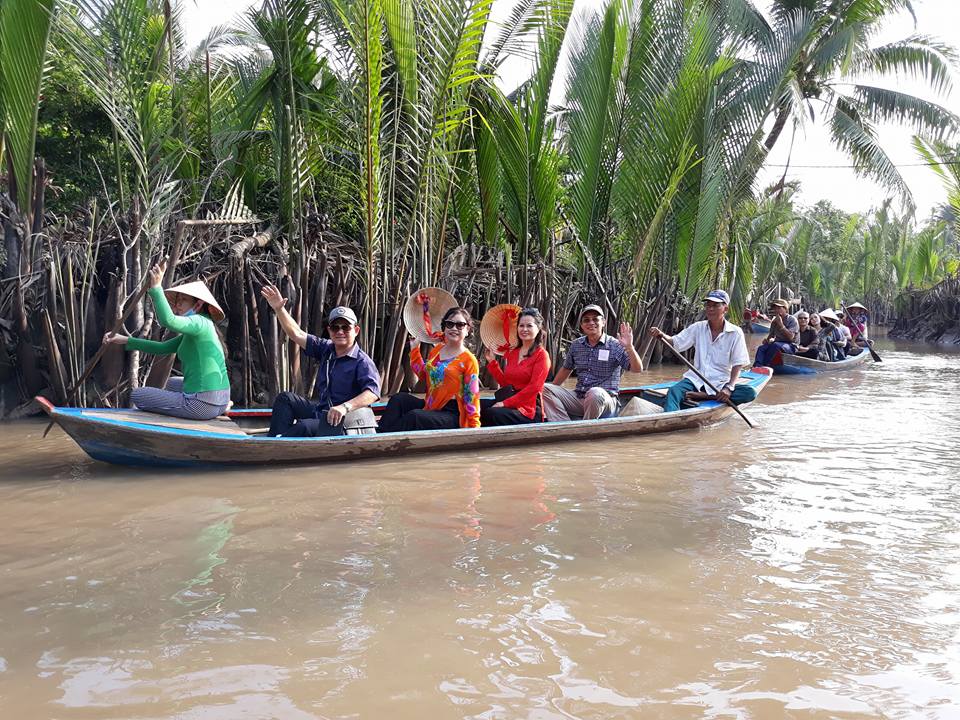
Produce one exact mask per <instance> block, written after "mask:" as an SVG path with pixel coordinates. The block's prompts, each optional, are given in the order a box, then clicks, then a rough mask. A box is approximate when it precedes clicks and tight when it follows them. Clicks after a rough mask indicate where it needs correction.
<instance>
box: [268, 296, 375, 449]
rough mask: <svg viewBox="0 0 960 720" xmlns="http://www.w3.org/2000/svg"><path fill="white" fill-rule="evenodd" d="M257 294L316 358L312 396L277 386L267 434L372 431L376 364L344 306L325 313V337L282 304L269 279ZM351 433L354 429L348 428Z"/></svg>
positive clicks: (298, 342)
mask: <svg viewBox="0 0 960 720" xmlns="http://www.w3.org/2000/svg"><path fill="white" fill-rule="evenodd" d="M260 294H261V295H262V296H263V298H264V299H265V300H266V301H267V303H268V304H269V305H270V307H271V308H273V311H274V312H275V313H276V314H277V319H278V320H279V321H280V327H282V328H283V331H284V332H285V333H286V335H287V337H288V338H290V339H291V340H293V341H294V342H295V343H296V344H297V345H299V346H300V348H301V349H302V350H303V351H304V353H305V354H306V355H307V356H309V357H312V358H315V359H316V360H318V361H319V362H320V367H319V368H318V370H317V381H316V384H315V388H316V397H317V402H311V401H310V400H308V399H307V398H305V397H302V396H300V395H296V394H295V393H292V392H282V393H280V394H279V395H277V397H276V399H275V400H274V401H273V413H272V415H271V418H270V433H269V434H270V435H271V436H272V437H323V436H329V435H345V434H347V431H348V430H350V431H354V430H359V432H361V433H364V432H368V433H373V432H376V421H375V420H374V417H373V411H372V410H370V408H369V406H370V405H371V404H372V403H374V402H376V400H377V398H379V397H380V374H379V373H378V372H377V366H376V365H375V364H374V362H373V360H371V359H370V356H369V355H367V354H366V353H365V352H363V350H361V349H360V346H359V345H358V344H357V335H358V334H359V333H360V325H359V324H358V323H357V316H356V315H355V314H354V312H353V310H351V309H350V308H348V307H344V306H339V307H335V308H334V309H333V310H331V311H330V315H329V316H328V317H327V330H328V332H329V333H330V339H329V340H327V339H326V338H319V337H317V336H316V335H311V334H310V333H308V332H306V331H304V330H303V329H302V328H301V327H300V326H299V325H298V324H297V322H296V320H294V319H293V317H292V316H291V315H290V313H288V312H287V309H286V308H285V307H284V305H286V302H287V300H286V298H284V297H283V295H281V294H280V291H279V290H277V288H276V287H274V286H273V285H265V286H264V287H263V288H262V289H261V290H260ZM351 434H353V433H351Z"/></svg>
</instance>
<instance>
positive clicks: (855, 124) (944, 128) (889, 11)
mask: <svg viewBox="0 0 960 720" xmlns="http://www.w3.org/2000/svg"><path fill="white" fill-rule="evenodd" d="M903 10H905V11H908V12H910V13H911V14H912V12H913V8H912V3H911V2H910V0H774V1H773V3H772V5H771V7H770V15H771V19H772V23H773V25H774V26H777V25H780V24H782V23H784V22H791V21H792V19H793V18H794V16H795V13H796V12H798V11H803V12H806V13H809V14H811V15H812V16H813V18H814V24H813V27H812V30H811V32H810V34H809V35H808V37H807V39H806V42H805V43H804V46H803V49H802V52H801V53H800V54H799V55H798V57H797V59H796V62H795V63H794V64H793V67H792V68H791V73H790V82H789V83H788V84H787V85H786V86H785V87H784V88H783V92H782V93H781V94H780V96H779V97H778V98H777V111H776V119H775V122H774V124H773V127H772V128H771V130H770V132H769V134H768V135H767V137H766V139H765V140H764V145H765V147H766V148H767V149H768V150H769V149H772V148H773V147H774V145H776V143H777V141H778V140H779V139H780V137H781V134H782V132H783V130H784V128H785V127H786V124H787V121H788V120H790V119H793V121H794V122H795V123H798V124H801V123H803V122H804V117H805V116H807V115H809V116H810V117H811V118H816V117H817V116H820V117H821V118H822V119H823V121H824V122H825V123H826V124H827V126H828V127H829V129H830V137H831V139H832V141H833V143H834V144H835V145H836V146H837V148H838V149H840V150H842V151H843V152H844V153H846V154H847V155H848V156H849V157H850V158H851V160H852V161H853V163H854V165H855V166H856V168H857V170H858V171H859V172H860V173H862V174H864V175H867V176H870V177H872V178H874V179H876V180H877V181H878V182H879V183H881V184H882V185H883V186H885V187H887V188H890V189H891V190H892V191H894V192H897V193H898V194H900V195H902V196H903V197H906V198H909V197H910V191H909V189H908V188H907V186H906V184H905V183H904V181H903V178H902V177H901V175H900V173H899V171H898V170H897V168H896V166H895V165H894V163H893V162H892V161H891V160H890V157H889V156H888V155H887V152H886V150H885V149H884V148H883V147H881V145H880V144H879V142H878V138H877V133H876V125H877V124H879V123H883V122H895V123H899V124H902V125H906V126H909V127H913V128H915V129H916V131H917V132H918V133H923V134H928V135H929V136H931V137H934V138H942V137H943V136H944V135H945V134H947V133H949V132H952V131H955V130H956V129H957V128H958V127H960V119H958V118H957V116H955V115H954V114H953V113H951V112H949V111H948V110H946V109H944V108H943V107H941V106H940V105H938V104H937V103H935V102H930V101H928V100H924V99H922V98H920V97H918V96H916V95H911V94H910V93H906V92H902V91H899V90H890V89H887V88H884V87H881V86H879V85H878V84H876V83H877V82H880V83H883V82H884V81H886V82H888V83H889V82H890V81H891V80H896V79H898V78H901V77H905V76H906V77H912V78H915V79H918V80H920V81H923V82H924V83H925V84H926V85H927V86H928V87H929V88H930V89H931V90H932V91H933V92H935V93H937V94H940V95H945V94H946V93H948V92H949V90H950V88H951V86H952V81H951V69H950V66H951V64H952V63H954V62H955V60H956V52H955V50H954V48H952V47H951V46H949V45H947V44H946V43H943V42H940V41H938V40H936V39H934V38H931V37H927V36H924V35H911V36H909V37H907V38H904V39H901V40H896V41H894V42H890V43H886V44H883V45H876V44H874V40H875V38H876V36H877V34H878V31H879V29H880V26H881V24H882V23H883V22H884V21H885V20H887V19H888V18H890V17H891V16H892V15H893V14H895V13H897V12H899V11H903Z"/></svg>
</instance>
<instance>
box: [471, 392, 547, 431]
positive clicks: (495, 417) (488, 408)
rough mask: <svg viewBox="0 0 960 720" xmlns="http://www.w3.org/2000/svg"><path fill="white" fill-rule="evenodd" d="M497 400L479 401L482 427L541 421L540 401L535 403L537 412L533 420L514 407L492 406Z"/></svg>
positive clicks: (486, 399)
mask: <svg viewBox="0 0 960 720" xmlns="http://www.w3.org/2000/svg"><path fill="white" fill-rule="evenodd" d="M496 402H497V401H496V400H495V399H493V398H485V399H483V400H481V401H480V424H481V425H483V426H484V427H490V426H494V425H526V424H528V423H538V422H543V413H542V412H540V403H539V402H538V403H537V412H536V414H535V415H534V416H533V418H534V419H533V420H531V419H530V418H528V417H527V416H526V415H524V414H523V413H522V412H520V411H519V410H517V409H515V408H508V407H498V408H495V407H493V405H494V403H496Z"/></svg>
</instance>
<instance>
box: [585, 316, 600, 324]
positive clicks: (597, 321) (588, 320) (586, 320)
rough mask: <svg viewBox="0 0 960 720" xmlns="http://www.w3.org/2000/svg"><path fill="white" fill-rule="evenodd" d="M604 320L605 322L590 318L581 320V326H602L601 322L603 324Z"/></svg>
mask: <svg viewBox="0 0 960 720" xmlns="http://www.w3.org/2000/svg"><path fill="white" fill-rule="evenodd" d="M602 320H603V318H598V317H592V318H589V317H588V318H584V319H583V320H581V321H580V324H581V325H598V324H600V322H601V321H602Z"/></svg>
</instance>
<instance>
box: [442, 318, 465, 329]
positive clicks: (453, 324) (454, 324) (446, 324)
mask: <svg viewBox="0 0 960 720" xmlns="http://www.w3.org/2000/svg"><path fill="white" fill-rule="evenodd" d="M469 324H470V323H465V322H459V321H457V320H444V321H443V329H444V330H453V329H454V328H456V329H457V330H463V329H464V328H465V327H466V326H467V325H469Z"/></svg>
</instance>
